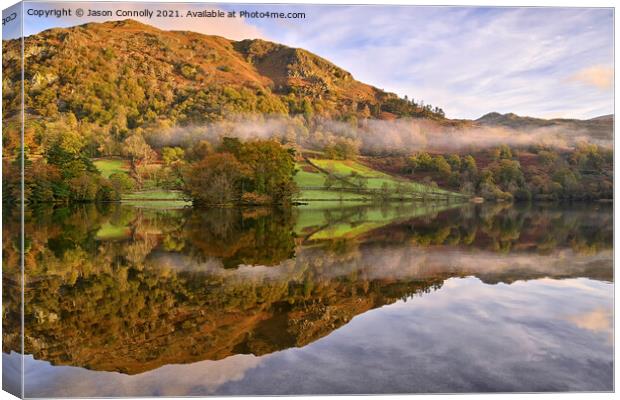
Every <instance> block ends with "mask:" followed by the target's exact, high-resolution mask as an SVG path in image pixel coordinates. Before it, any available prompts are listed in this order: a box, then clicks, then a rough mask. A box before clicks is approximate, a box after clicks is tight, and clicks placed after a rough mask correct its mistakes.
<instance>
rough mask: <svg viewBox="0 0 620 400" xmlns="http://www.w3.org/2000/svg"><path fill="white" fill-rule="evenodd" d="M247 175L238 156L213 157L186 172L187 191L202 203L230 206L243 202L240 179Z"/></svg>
mask: <svg viewBox="0 0 620 400" xmlns="http://www.w3.org/2000/svg"><path fill="white" fill-rule="evenodd" d="M247 174H249V171H248V168H247V167H245V166H244V165H243V164H242V163H240V162H239V161H238V160H237V159H236V158H235V156H234V155H232V154H230V153H217V154H212V155H208V156H206V157H205V158H204V159H203V160H201V161H199V162H196V163H194V164H192V165H191V166H190V167H189V168H188V169H187V170H186V172H185V174H184V177H183V180H184V186H183V190H184V192H185V193H186V194H187V195H188V196H189V197H190V198H192V199H193V200H194V202H196V203H198V204H201V203H202V204H220V205H221V204H230V203H233V202H236V201H238V200H239V199H240V197H241V190H240V180H241V178H243V177H245V176H247Z"/></svg>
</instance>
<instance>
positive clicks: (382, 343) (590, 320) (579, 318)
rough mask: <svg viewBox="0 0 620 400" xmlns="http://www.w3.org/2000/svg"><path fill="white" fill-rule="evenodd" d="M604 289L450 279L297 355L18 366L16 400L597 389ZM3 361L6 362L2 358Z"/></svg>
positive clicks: (606, 319) (602, 377)
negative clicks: (114, 367)
mask: <svg viewBox="0 0 620 400" xmlns="http://www.w3.org/2000/svg"><path fill="white" fill-rule="evenodd" d="M612 310H613V284H611V283H608V282H601V281H595V280H590V279H585V278H577V279H566V280H554V279H549V278H542V279H538V280H530V281H517V282H513V283H511V284H505V283H499V284H492V285H491V284H485V283H483V282H482V281H480V280H479V279H478V278H475V277H467V278H450V279H447V280H446V281H445V282H444V284H443V286H442V287H441V288H440V289H438V290H436V291H433V292H430V293H426V294H422V295H416V296H414V297H412V298H408V299H404V300H402V301H398V302H396V303H393V304H391V305H387V306H384V307H381V308H378V309H375V310H371V311H368V312H366V313H363V314H361V315H358V316H356V317H355V318H353V319H352V320H351V321H350V322H349V323H348V324H346V325H344V326H342V327H341V328H339V329H336V330H335V331H333V332H332V333H330V334H329V335H328V336H326V337H323V338H321V339H319V340H317V341H315V342H313V343H311V344H309V345H307V346H305V347H303V348H290V349H287V350H283V351H278V352H275V353H271V354H268V355H265V356H262V357H255V356H253V355H234V356H231V357H228V358H225V359H223V360H219V361H201V362H197V363H193V364H185V365H167V366H164V367H161V368H158V369H155V370H152V371H149V372H146V373H142V374H138V375H133V376H131V375H124V374H121V373H116V372H97V371H89V370H86V369H82V368H76V367H66V366H58V367H55V366H51V365H50V364H49V363H48V362H45V361H37V360H34V359H32V357H27V358H26V395H27V396H34V397H40V396H63V397H64V396H104V395H105V396H117V395H118V396H121V395H124V396H129V395H149V396H156V395H209V394H254V395H260V394H307V393H317V394H321V393H411V392H416V393H424V392H486V391H526V392H530V391H580V390H586V391H609V390H612V389H613V387H612V382H613V377H612V376H613V347H612V346H613V342H612V338H613V328H612ZM4 357H5V358H7V357H10V358H12V357H15V355H14V354H13V355H11V356H6V355H4Z"/></svg>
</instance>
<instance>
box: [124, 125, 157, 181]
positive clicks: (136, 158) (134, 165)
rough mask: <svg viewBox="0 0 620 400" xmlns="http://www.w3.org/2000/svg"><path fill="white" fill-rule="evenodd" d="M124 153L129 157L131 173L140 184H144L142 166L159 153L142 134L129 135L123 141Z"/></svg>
mask: <svg viewBox="0 0 620 400" xmlns="http://www.w3.org/2000/svg"><path fill="white" fill-rule="evenodd" d="M123 155H125V156H127V157H128V158H129V165H130V173H131V175H132V177H133V178H134V179H135V181H136V182H137V183H138V186H142V173H141V172H142V171H141V170H140V169H141V168H140V167H141V166H142V165H144V164H147V163H148V162H149V161H151V160H153V159H154V158H155V157H156V156H157V155H156V154H155V152H154V151H153V149H152V148H151V146H149V144H148V143H146V141H145V140H144V137H143V136H142V135H140V134H134V135H131V136H129V137H128V138H127V139H125V140H124V141H123Z"/></svg>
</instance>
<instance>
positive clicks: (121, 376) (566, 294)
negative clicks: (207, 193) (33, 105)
mask: <svg viewBox="0 0 620 400" xmlns="http://www.w3.org/2000/svg"><path fill="white" fill-rule="evenodd" d="M5 218H7V217H5ZM6 221H7V220H5V225H4V226H3V238H4V243H3V249H4V252H3V265H4V271H3V272H4V277H5V280H4V281H3V296H4V303H5V310H4V316H5V318H4V319H3V328H4V330H3V332H4V335H3V336H4V337H3V339H4V341H3V353H4V354H3V361H4V362H5V368H4V370H5V371H8V372H5V374H4V379H5V381H6V382H5V384H6V385H10V384H11V379H12V377H13V376H12V375H11V374H10V370H11V369H10V367H11V365H14V366H16V367H18V366H19V364H20V356H19V355H18V354H17V353H16V352H15V351H19V335H18V329H19V319H18V318H16V316H19V296H20V293H19V284H18V283H19V273H18V270H19V268H18V266H19V257H18V254H19V253H18V251H17V250H16V249H17V248H18V247H17V246H16V243H18V241H19V236H18V234H17V233H16V232H14V229H13V225H11V224H10V223H6ZM8 221H9V222H10V220H8ZM26 232H27V234H26V249H27V253H26V257H25V260H24V261H25V265H26V276H25V282H26V292H25V296H24V297H25V353H26V354H27V355H26V356H25V358H24V369H25V395H26V396H29V397H40V396H63V397H71V396H128V395H148V396H153V395H174V396H180V395H209V394H213V395H216V394H313V393H321V394H323V393H343V394H344V393H426V392H487V391H490V392H493V391H528V392H530V391H567V390H570V391H575V390H577V391H579V390H585V391H610V390H612V389H613V326H612V321H613V265H612V259H613V247H612V246H613V217H612V207H611V206H606V205H600V204H590V205H580V206H564V207H559V206H537V205H531V206H522V207H513V206H511V205H478V206H472V205H467V206H464V207H454V206H419V207H413V206H402V205H401V206H384V207H374V208H373V207H357V206H353V205H351V206H348V207H334V208H330V207H329V205H327V204H321V205H314V206H313V207H310V208H303V209H295V210H292V211H290V212H282V211H272V210H265V209H247V210H239V209H213V210H192V209H176V210H174V209H157V208H139V207H128V206H110V207H104V208H101V207H96V206H93V205H89V206H82V207H76V208H73V209H62V208H57V209H40V210H33V211H32V212H31V213H30V214H29V216H28V218H27V224H26ZM13 384H18V383H13Z"/></svg>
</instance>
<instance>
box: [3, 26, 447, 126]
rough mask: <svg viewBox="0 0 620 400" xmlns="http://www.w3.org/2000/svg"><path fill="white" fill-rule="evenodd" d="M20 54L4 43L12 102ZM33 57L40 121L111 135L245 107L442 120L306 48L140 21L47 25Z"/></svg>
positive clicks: (29, 94)
mask: <svg viewBox="0 0 620 400" xmlns="http://www.w3.org/2000/svg"><path fill="white" fill-rule="evenodd" d="M19 53H20V42H19V41H18V40H10V41H7V42H5V43H4V45H3V68H4V70H5V74H4V81H3V88H4V95H3V105H4V107H5V109H6V110H9V109H12V107H10V106H11V105H16V104H17V103H18V102H19V101H20V99H19V96H18V95H19V74H20V57H19ZM24 55H25V60H24V62H25V79H26V82H25V90H26V99H25V102H26V107H27V112H28V114H29V115H30V116H31V119H38V118H45V119H46V120H49V119H52V120H54V119H58V118H60V116H61V115H64V114H67V113H72V114H73V115H75V117H76V118H77V119H78V121H85V122H90V123H94V124H96V125H97V126H99V127H105V128H107V129H109V130H111V131H113V132H112V133H115V132H122V131H124V130H134V129H136V128H139V127H144V126H147V125H149V124H154V123H164V122H165V124H181V125H183V124H190V123H202V122H210V121H214V120H218V119H222V117H223V116H225V115H229V114H239V113H266V114H290V115H295V114H304V115H308V114H312V115H323V116H326V117H330V118H338V119H346V118H351V117H357V116H360V117H369V116H374V117H382V116H385V115H388V116H390V115H391V116H405V115H412V116H416V115H419V116H426V117H432V118H440V119H441V118H443V117H442V115H439V114H436V113H434V112H432V111H430V110H429V107H426V108H423V107H419V106H416V105H414V104H413V103H412V102H409V101H407V100H404V99H399V98H398V97H397V96H396V95H395V94H393V93H386V92H384V91H382V90H380V89H377V88H375V87H372V86H370V85H367V84H364V83H361V82H359V81H357V80H355V79H354V78H353V76H352V75H351V74H350V73H349V72H347V71H345V70H343V69H341V68H339V67H338V66H336V65H334V64H332V63H331V62H329V61H327V60H325V59H323V58H321V57H319V56H317V55H315V54H312V53H310V52H308V51H306V50H303V49H294V48H290V47H287V46H284V45H281V44H276V43H271V42H267V41H264V40H244V41H240V42H235V41H232V40H228V39H226V38H223V37H219V36H208V35H202V34H198V33H194V32H181V31H163V30H159V29H157V28H154V27H152V26H149V25H145V24H142V23H139V22H136V21H133V20H124V21H115V22H105V23H89V24H84V25H80V26H75V27H70V28H54V29H50V30H46V31H43V32H41V33H38V34H36V35H32V36H29V37H27V38H26V39H25V49H24ZM15 109H18V107H17V108H15ZM5 117H8V116H5ZM162 121H163V122H162Z"/></svg>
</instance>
